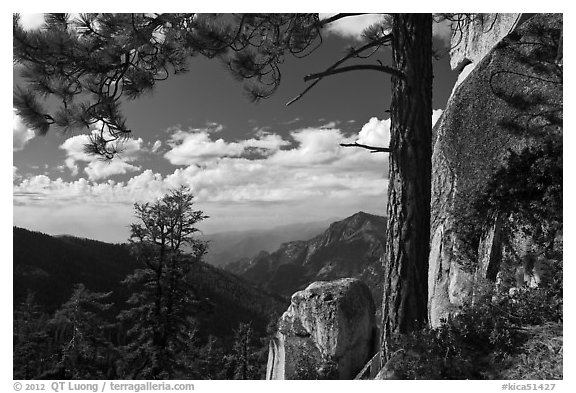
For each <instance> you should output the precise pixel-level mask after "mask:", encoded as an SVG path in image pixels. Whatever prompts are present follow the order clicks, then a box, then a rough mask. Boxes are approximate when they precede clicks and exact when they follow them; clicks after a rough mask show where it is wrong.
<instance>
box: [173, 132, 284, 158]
mask: <svg viewBox="0 0 576 393" xmlns="http://www.w3.org/2000/svg"><path fill="white" fill-rule="evenodd" d="M288 144H290V142H288V141H284V140H283V139H282V138H281V137H280V136H279V135H276V134H266V133H264V132H259V133H258V135H257V137H256V138H252V139H248V140H243V141H239V142H226V141H225V140H224V139H222V138H219V139H216V140H212V138H211V135H210V131H208V130H197V129H195V130H190V131H182V130H176V131H175V132H174V133H173V134H172V136H171V137H170V139H169V140H168V145H169V146H170V147H171V149H170V150H169V151H168V152H167V153H166V154H164V157H165V158H166V159H167V160H168V161H170V163H171V164H173V165H194V164H206V163H207V162H210V161H214V160H217V159H219V158H222V157H239V156H241V155H242V154H244V153H245V152H247V151H248V150H250V149H257V150H259V151H260V152H261V153H263V154H270V153H272V152H274V151H276V150H278V149H279V148H280V147H281V146H285V145H288Z"/></svg>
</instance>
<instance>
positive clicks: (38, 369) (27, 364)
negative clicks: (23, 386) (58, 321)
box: [12, 293, 53, 379]
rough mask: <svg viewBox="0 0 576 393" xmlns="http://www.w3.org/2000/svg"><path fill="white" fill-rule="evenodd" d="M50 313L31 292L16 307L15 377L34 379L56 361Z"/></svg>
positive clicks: (14, 325) (14, 336) (14, 321)
mask: <svg viewBox="0 0 576 393" xmlns="http://www.w3.org/2000/svg"><path fill="white" fill-rule="evenodd" d="M47 320H48V316H47V315H46V314H45V313H43V312H42V311H41V309H40V306H39V305H38V304H36V302H35V301H34V294H33V293H28V296H27V297H26V300H25V301H23V302H22V303H20V304H19V305H18V306H17V307H16V308H15V310H14V319H13V328H14V334H13V358H12V359H13V378H14V379H33V378H36V377H38V376H39V375H41V374H42V373H43V372H44V371H45V370H46V368H50V364H51V363H52V361H53V360H52V358H51V352H50V347H49V344H48V337H49V335H48V332H47V329H46V321H47Z"/></svg>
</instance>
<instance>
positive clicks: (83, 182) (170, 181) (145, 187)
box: [13, 111, 441, 238]
mask: <svg viewBox="0 0 576 393" xmlns="http://www.w3.org/2000/svg"><path fill="white" fill-rule="evenodd" d="M440 112H441V111H435V118H437V117H438V116H439V113H440ZM389 128H390V122H389V120H388V119H385V120H380V119H378V118H371V119H369V120H368V121H367V122H366V123H365V124H364V125H363V126H362V127H361V128H360V130H359V131H358V132H357V133H356V134H354V135H351V136H350V135H347V134H344V133H343V132H342V131H341V130H340V129H337V128H303V129H298V130H294V131H292V132H291V133H290V135H289V136H286V137H284V138H282V137H280V136H279V135H276V134H262V135H260V136H258V137H256V138H252V139H248V140H244V141H236V142H228V141H225V140H224V139H222V138H219V139H214V140H213V139H212V137H213V135H209V134H208V133H206V134H202V133H198V132H192V133H191V132H185V133H178V131H174V132H173V137H172V142H170V143H172V145H173V146H172V150H170V151H171V152H172V156H170V155H168V157H169V158H168V157H167V158H168V159H169V160H171V161H174V162H182V164H181V165H182V166H180V167H178V168H176V169H175V170H174V171H173V172H172V173H169V174H164V175H163V174H160V173H156V172H154V171H152V170H145V171H143V172H142V173H139V174H137V175H135V176H133V177H132V178H130V179H129V180H128V181H124V182H114V181H112V180H107V181H103V180H100V179H102V178H103V177H99V176H95V175H93V174H91V173H90V168H91V167H90V165H88V167H87V168H86V169H85V170H84V174H85V175H87V178H86V179H85V178H81V179H78V180H75V181H70V182H66V181H63V180H62V179H60V178H58V179H56V180H53V179H50V178H48V177H47V176H43V175H40V176H34V177H29V178H26V179H19V180H18V181H16V182H15V185H14V198H13V200H14V205H15V216H14V217H15V224H16V225H18V222H22V221H23V220H24V219H25V217H28V216H29V212H30V211H31V209H36V210H35V211H36V212H38V211H39V209H44V210H45V211H46V212H53V211H58V210H63V209H68V210H65V211H66V212H71V211H73V209H74V207H73V206H77V208H76V209H81V208H83V209H85V210H86V211H87V212H90V213H91V214H101V213H99V211H100V210H101V208H102V207H103V206H106V209H108V210H107V211H113V210H114V209H116V210H117V211H118V214H117V215H116V216H114V217H126V218H125V220H126V222H124V224H123V228H124V229H123V230H124V231H125V232H126V233H125V234H123V235H122V236H125V235H127V229H126V228H128V227H127V225H128V224H129V222H130V219H131V218H130V217H131V216H130V214H127V213H126V211H128V212H131V205H132V204H133V203H134V202H136V201H140V202H141V201H150V200H153V199H155V198H157V197H159V196H160V195H162V194H164V193H165V192H167V191H168V190H169V189H172V188H175V187H178V186H179V185H187V186H189V187H191V189H192V191H193V192H194V194H195V196H196V201H197V206H198V208H200V209H202V210H203V211H205V212H206V213H207V214H208V215H209V216H210V217H211V219H210V220H208V222H207V224H206V225H207V226H208V227H209V228H212V230H233V229H238V230H239V229H246V228H248V227H260V228H265V227H266V225H269V226H272V225H280V224H286V223H290V222H302V221H305V220H313V219H318V220H320V219H325V218H327V217H333V216H334V214H335V213H334V212H338V214H339V215H341V216H345V215H347V214H353V213H355V212H357V211H358V210H365V211H371V212H374V213H380V214H382V213H383V212H384V211H385V203H386V198H385V195H386V189H387V185H388V183H387V179H386V176H387V172H388V171H387V155H386V154H370V153H369V152H368V151H366V150H364V149H355V148H343V147H341V146H340V143H342V142H352V141H355V140H359V141H363V142H366V143H370V144H375V145H387V141H388V140H389ZM133 143H135V145H137V144H138V143H136V142H133ZM202 143H204V144H205V145H204V146H202ZM78 145H79V142H78V141H77V140H71V141H67V144H66V147H67V148H68V150H67V151H69V152H70V153H69V157H68V158H70V160H71V163H75V164H76V163H84V162H86V161H85V160H86V159H87V157H85V156H84V155H83V153H82V152H79V151H78V149H77V146H78ZM184 145H185V146H186V148H187V149H191V148H192V145H194V147H197V148H199V149H200V150H199V151H200V153H198V152H197V153H195V154H192V153H190V151H192V150H190V151H189V152H188V154H184V151H183V150H178V149H176V148H178V147H180V146H184ZM72 146H76V148H74V147H72ZM248 147H251V148H261V149H265V151H266V154H263V155H260V156H258V157H256V158H254V157H249V156H247V155H246V151H247V149H248ZM175 149H176V150H175ZM134 150H136V149H134ZM216 152H218V154H220V153H222V152H227V155H225V156H221V155H217V154H216ZM176 153H177V154H176ZM232 153H233V154H232ZM167 154H168V153H167ZM201 157H203V158H206V157H208V158H209V159H208V160H207V161H205V162H203V164H202V165H198V163H199V162H200V161H199V159H200V158H201ZM179 160H180V161H179ZM113 162H114V161H113ZM89 164H92V162H90V163H89ZM94 165H97V164H94ZM112 165H114V164H112ZM118 165H120V166H121V165H125V163H124V164H123V163H120V164H118ZM128 165H130V164H128ZM95 170H98V171H99V173H100V174H102V173H104V172H105V171H106V169H104V168H97V169H95ZM109 170H111V171H112V172H115V173H116V172H117V171H119V170H120V168H113V169H109ZM63 211H64V210H63ZM16 212H17V214H16ZM27 212H28V213H27ZM95 212H98V213H95ZM121 212H124V213H121ZM46 214H48V213H46ZM50 214H51V213H50ZM63 214H65V213H63ZM66 214H67V213H66ZM70 214H71V213H70ZM102 214H103V213H102ZM110 214H112V213H110ZM299 215H300V216H299ZM17 216H19V217H18V219H16V217H17ZM20 216H21V217H20ZM91 219H93V220H95V221H98V220H104V219H110V217H109V216H106V218H104V216H102V217H100V216H99V218H92V217H91ZM96 224H97V223H95V225H96ZM47 225H48V224H47ZM124 238H125V237H124Z"/></svg>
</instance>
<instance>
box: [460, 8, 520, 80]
mask: <svg viewBox="0 0 576 393" xmlns="http://www.w3.org/2000/svg"><path fill="white" fill-rule="evenodd" d="M521 15H522V14H475V15H474V17H473V19H472V20H471V21H470V22H469V24H468V26H466V28H465V29H463V30H462V31H459V30H456V32H455V33H454V34H453V37H452V40H451V43H450V44H451V48H452V50H450V66H451V67H452V69H453V70H457V71H461V70H462V69H463V68H464V67H465V66H466V65H467V64H470V63H474V64H477V63H478V62H480V60H482V59H483V58H484V57H485V56H486V55H487V54H488V52H490V51H491V50H492V48H494V47H495V46H496V44H498V42H500V40H502V38H504V37H505V36H507V35H508V34H509V33H510V32H511V31H512V30H514V28H515V27H516V24H517V23H518V21H519V20H520V16H521Z"/></svg>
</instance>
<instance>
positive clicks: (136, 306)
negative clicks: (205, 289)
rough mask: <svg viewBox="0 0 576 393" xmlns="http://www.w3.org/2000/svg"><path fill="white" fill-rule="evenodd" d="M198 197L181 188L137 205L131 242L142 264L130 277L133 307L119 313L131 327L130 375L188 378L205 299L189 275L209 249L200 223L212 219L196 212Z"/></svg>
mask: <svg viewBox="0 0 576 393" xmlns="http://www.w3.org/2000/svg"><path fill="white" fill-rule="evenodd" d="M193 198H194V197H193V195H192V193H191V192H190V190H189V189H187V188H186V187H181V188H179V189H177V190H172V191H171V192H169V193H168V194H166V195H164V196H163V197H162V198H160V199H158V200H157V201H155V202H153V203H144V204H139V203H136V204H135V205H134V209H135V213H136V217H137V218H138V219H139V221H140V222H138V223H135V224H132V227H131V238H130V242H131V246H132V250H133V252H134V254H135V255H136V257H137V259H138V260H139V261H140V262H141V263H142V268H141V269H138V270H136V271H135V272H134V273H133V274H132V275H130V276H128V277H127V278H126V280H125V283H126V284H127V285H129V286H130V287H131V288H132V290H133V294H132V296H131V297H130V299H129V300H128V303H129V306H130V308H129V309H128V310H125V311H123V312H122V313H121V314H120V315H119V318H120V321H121V323H122V324H123V325H124V326H125V327H126V328H127V329H128V330H127V335H128V344H127V345H126V346H125V348H124V349H123V352H124V357H125V361H124V363H123V364H122V366H121V373H122V374H123V375H124V377H125V378H130V379H131V378H147V379H158V378H162V379H173V378H184V377H188V375H187V374H186V373H187V369H189V368H190V367H188V365H186V364H183V362H182V359H183V357H184V358H186V356H187V355H188V356H192V355H191V351H192V349H191V346H192V345H193V342H194V339H195V335H196V333H195V332H196V327H195V322H194V317H195V315H196V314H197V307H198V305H199V304H200V300H199V298H198V296H197V294H196V293H195V291H194V288H193V287H192V285H191V284H190V280H189V279H188V277H187V276H188V274H189V272H190V269H191V266H192V264H194V263H196V262H197V261H199V260H200V259H201V258H202V256H203V255H204V253H205V248H206V246H205V244H204V243H202V242H200V241H198V240H197V239H196V238H195V234H196V232H197V231H198V229H197V228H196V224H197V223H198V222H200V221H202V220H203V219H205V218H207V216H205V215H204V214H203V213H202V212H201V211H197V210H193ZM184 246H187V250H189V251H190V253H188V254H185V253H184Z"/></svg>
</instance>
